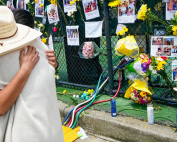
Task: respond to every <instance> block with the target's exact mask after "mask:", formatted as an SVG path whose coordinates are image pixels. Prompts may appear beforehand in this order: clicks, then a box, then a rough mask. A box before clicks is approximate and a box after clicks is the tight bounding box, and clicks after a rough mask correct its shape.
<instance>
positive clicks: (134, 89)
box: [124, 78, 152, 104]
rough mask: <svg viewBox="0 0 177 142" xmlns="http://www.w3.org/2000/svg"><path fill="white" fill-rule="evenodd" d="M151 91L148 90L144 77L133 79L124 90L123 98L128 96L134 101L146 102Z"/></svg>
mask: <svg viewBox="0 0 177 142" xmlns="http://www.w3.org/2000/svg"><path fill="white" fill-rule="evenodd" d="M150 95H152V92H151V91H150V90H149V88H148V85H147V81H146V80H144V79H142V78H141V79H137V78H135V79H134V82H133V84H132V85H131V86H130V87H129V88H128V89H127V90H126V92H125V96H124V97H125V98H130V99H131V100H133V101H134V102H135V103H140V104H146V103H148V102H149V101H150V100H151V97H150Z"/></svg>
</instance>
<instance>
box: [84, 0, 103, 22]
mask: <svg viewBox="0 0 177 142" xmlns="http://www.w3.org/2000/svg"><path fill="white" fill-rule="evenodd" d="M82 3H83V9H84V13H85V18H86V20H90V19H94V18H97V17H100V13H99V9H98V2H97V0H83V1H82Z"/></svg>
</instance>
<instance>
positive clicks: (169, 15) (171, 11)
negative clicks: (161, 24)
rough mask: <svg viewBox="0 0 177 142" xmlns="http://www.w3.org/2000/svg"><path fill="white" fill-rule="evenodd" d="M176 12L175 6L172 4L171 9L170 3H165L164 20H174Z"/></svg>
mask: <svg viewBox="0 0 177 142" xmlns="http://www.w3.org/2000/svg"><path fill="white" fill-rule="evenodd" d="M176 10H177V6H175V5H174V2H173V6H172V7H171V6H170V2H168V3H166V20H171V19H174V14H175V12H176Z"/></svg>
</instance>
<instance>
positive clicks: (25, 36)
mask: <svg viewBox="0 0 177 142" xmlns="http://www.w3.org/2000/svg"><path fill="white" fill-rule="evenodd" d="M16 25H17V28H18V30H17V32H16V34H15V35H14V36H12V37H10V38H6V39H0V56H2V55H5V54H8V53H10V52H13V51H16V50H19V49H22V48H24V47H26V46H27V45H30V44H31V43H32V42H33V40H35V39H36V38H38V37H40V36H41V35H42V33H41V32H38V31H37V30H34V29H32V28H29V27H27V26H25V25H21V24H16Z"/></svg>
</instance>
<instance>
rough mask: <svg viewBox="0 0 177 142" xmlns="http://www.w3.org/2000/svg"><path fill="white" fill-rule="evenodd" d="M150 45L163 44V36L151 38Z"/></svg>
mask: <svg viewBox="0 0 177 142" xmlns="http://www.w3.org/2000/svg"><path fill="white" fill-rule="evenodd" d="M152 45H163V38H159V37H155V38H153V40H152Z"/></svg>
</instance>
